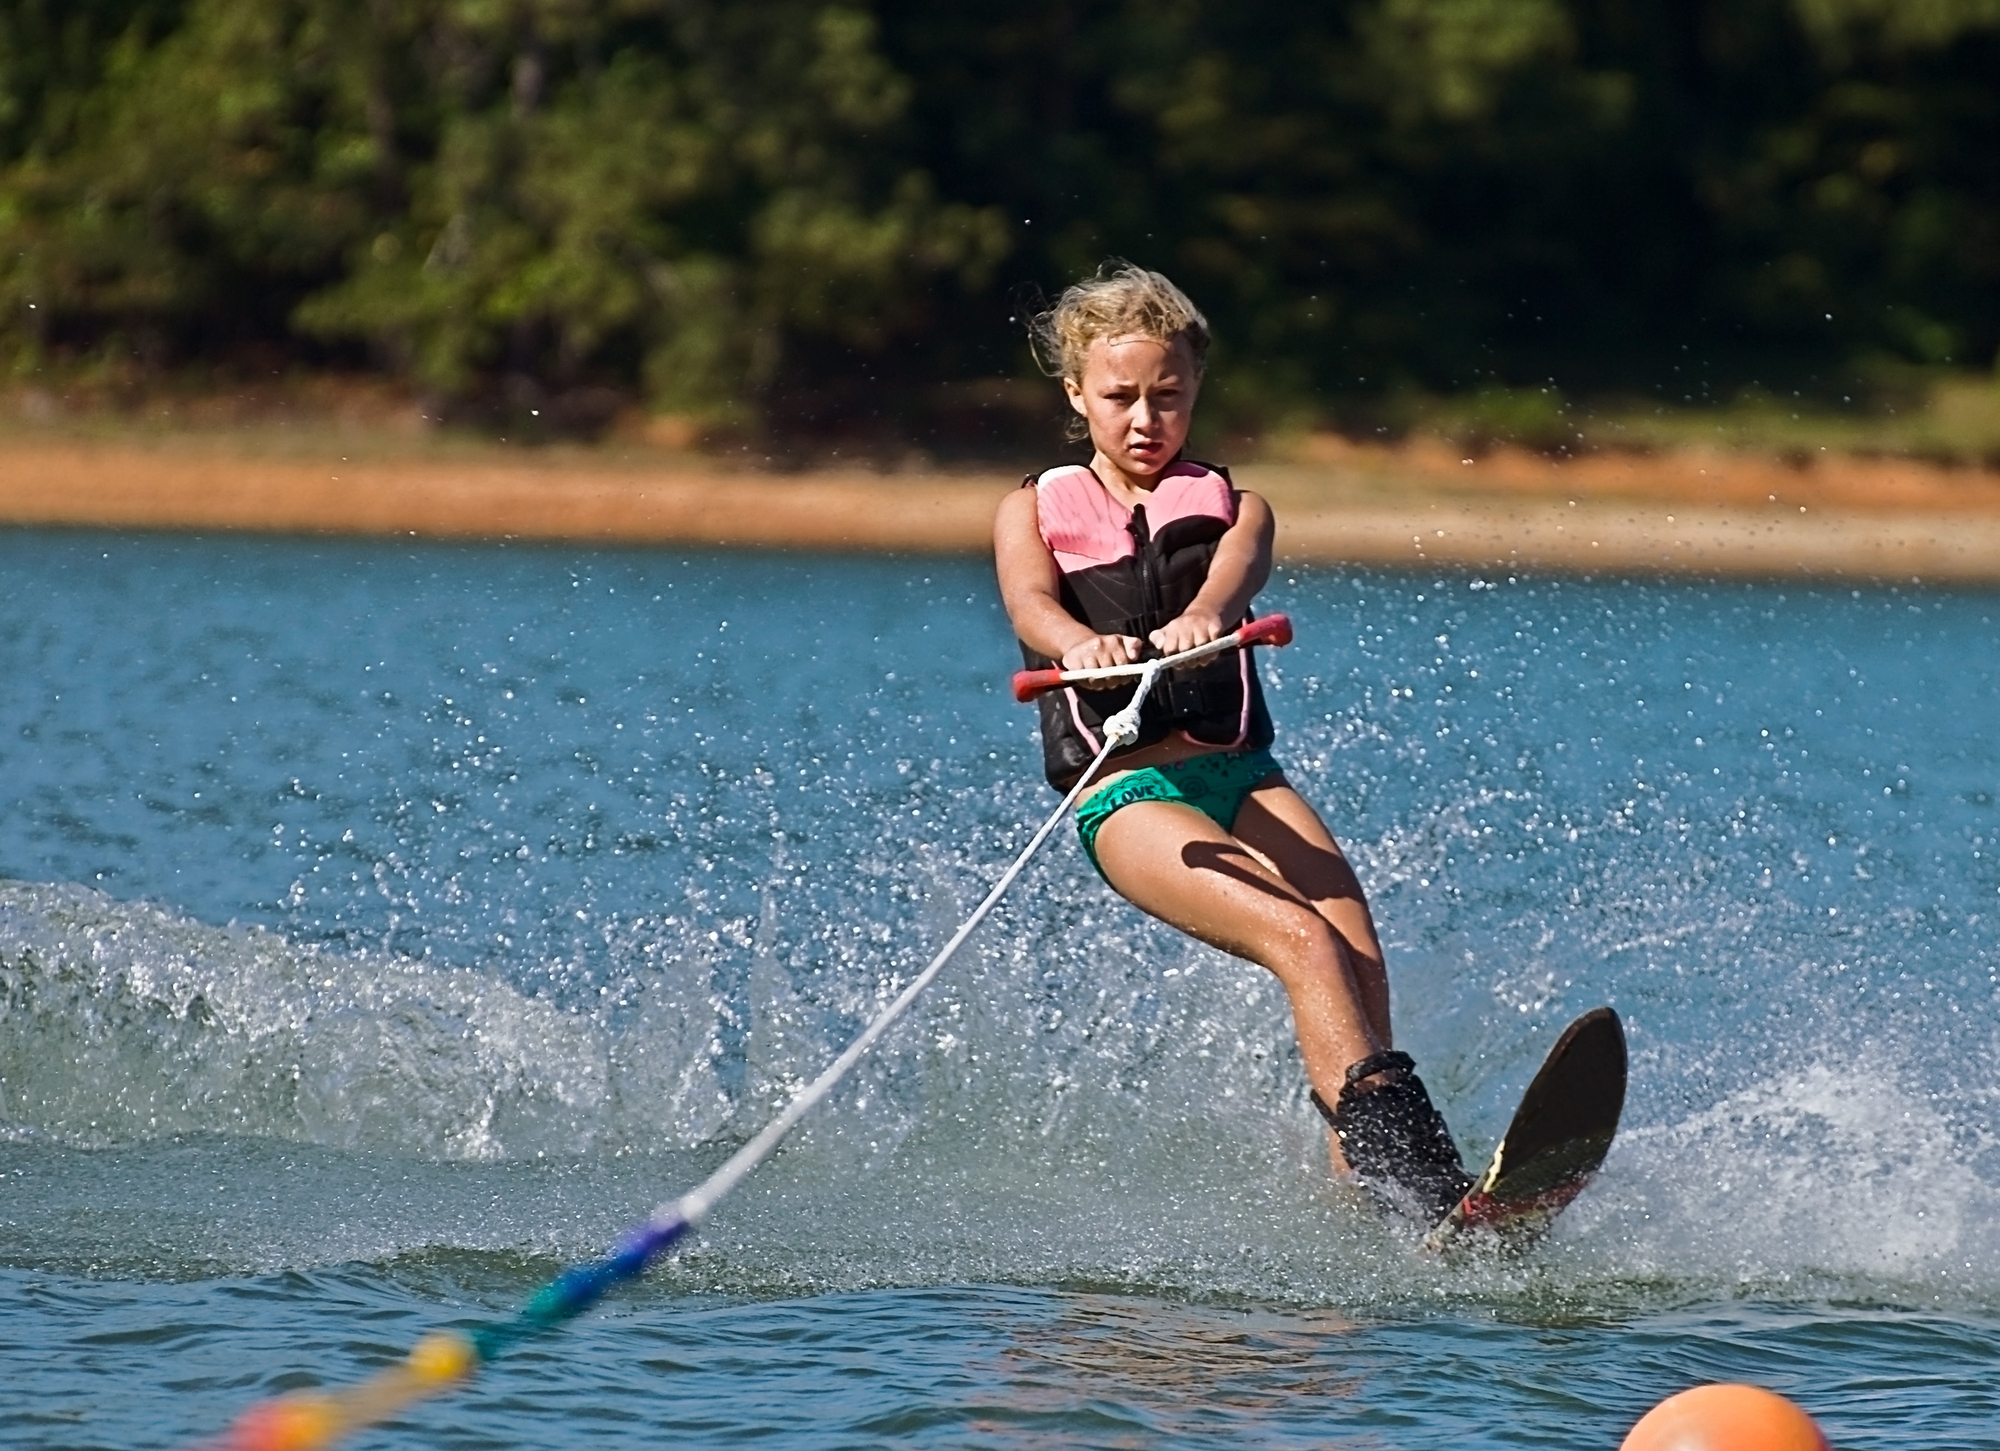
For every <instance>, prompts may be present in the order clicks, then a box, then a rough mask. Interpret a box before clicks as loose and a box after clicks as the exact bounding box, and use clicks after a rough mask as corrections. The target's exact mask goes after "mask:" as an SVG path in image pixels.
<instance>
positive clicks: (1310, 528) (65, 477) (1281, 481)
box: [0, 440, 2000, 584]
mask: <svg viewBox="0 0 2000 1451" xmlns="http://www.w3.org/2000/svg"><path fill="white" fill-rule="evenodd" d="M1708 462H1709V463H1711V464H1714V465H1715V467H1713V468H1708V467H1697V466H1695V465H1692V464H1690V463H1689V462H1688V461H1686V460H1681V461H1678V462H1676V463H1674V464H1673V465H1672V471H1671V472H1668V471H1666V470H1664V469H1659V468H1655V469H1653V470H1652V471H1651V476H1650V477H1649V476H1648V473H1647V471H1645V470H1641V469H1638V468H1637V467H1636V466H1635V465H1631V464H1627V465H1625V466H1624V467H1623V469H1622V471H1621V470H1619V469H1616V468H1614V467H1613V466H1612V465H1610V464H1607V463H1605V462H1604V461H1602V460H1598V461H1586V463H1585V464H1571V465H1562V464H1551V463H1549V462H1547V461H1538V460H1527V461H1525V462H1524V461H1523V459H1522V458H1521V457H1520V456H1514V455H1505V454H1503V455H1500V456H1498V457H1494V458H1488V459H1481V460H1477V461H1475V462H1474V463H1473V464H1463V463H1461V462H1460V461H1456V460H1448V461H1440V462H1436V463H1434V462H1433V461H1430V460H1426V459H1422V458H1411V457H1408V456H1403V457H1399V458H1391V457H1389V456H1388V455H1387V454H1382V455H1370V454H1365V453H1361V452H1359V451H1357V455H1356V456H1353V457H1348V458H1336V459H1328V460H1326V461H1324V462H1317V463H1309V464H1292V465H1264V466H1259V465H1246V466H1244V467H1242V468H1240V469H1238V470H1236V471H1235V472H1236V475H1237V478H1238V481H1239V482H1240V483H1242V484H1243V485H1245V486H1246V487H1249V488H1255V489H1259V490H1260V491H1262V492H1264V493H1266V494H1267V495H1268V496H1269V497H1271V499H1272V500H1273V502H1274V504H1275V505H1276V507H1277V512H1278V517H1279V520H1280V526H1279V537H1278V547H1279V551H1280V553H1281V555H1282V556H1284V557H1285V558H1288V559H1292V560H1297V561H1300V562H1311V563H1348V564H1366V565H1378V566H1390V567H1397V566H1400V567H1410V566H1416V565H1422V564H1431V565H1446V566H1450V567H1453V568H1466V569H1478V570H1505V569H1509V568H1522V569H1532V570H1560V571H1585V572H1592V573H1608V574H1609V573H1666V574H1693V575H1705V576H1720V577H1741V578H1788V577H1789V578H1856V579H1881V580H1891V581H1901V582H1908V581H1911V580H1921V581H1926V582H1935V583H1959V584H1993V583H2000V480H1994V479H1993V478H1992V476H1990V475H1985V474H1972V475H1969V476H1968V475H1963V474H1956V475H1955V474H1953V473H1952V471H1949V470H1938V469H1935V468H1931V469H1928V470H1926V467H1925V466H1923V465H1915V464H1901V463H1899V464H1893V465H1883V464H1875V465H1873V467H1874V468H1875V471H1876V473H1877V474H1878V475H1879V476H1880V482H1881V483H1882V485H1883V486H1882V487H1881V488H1880V489H1878V490H1876V491H1875V492H1874V493H1868V492H1865V491H1862V490H1861V489H1860V487H1859V485H1858V484H1857V483H1856V482H1855V480H1856V478H1857V477H1860V476H1861V473H1860V471H1859V470H1858V469H1857V467H1856V466H1854V464H1853V461H1843V465H1842V467H1841V468H1837V469H1829V470H1822V471H1818V472H1813V471H1806V472H1801V471H1800V470H1797V469H1795V468H1794V469H1787V468H1785V466H1783V465H1781V464H1775V463H1764V462H1763V461H1753V462H1754V465H1755V466H1754V467H1753V466H1752V464H1742V463H1741V461H1739V465H1740V466H1737V467H1735V468H1734V471H1733V472H1732V470H1731V468H1729V467H1725V466H1724V465H1725V464H1726V463H1727V461H1717V460H1709V461H1708ZM1447 464H1457V465H1458V467H1459V468H1462V469H1463V472H1462V473H1461V472H1455V471H1448V470H1447V468H1446V467H1445V466H1444V465H1447ZM1426 465H1429V466H1428V467H1427V466H1426ZM1586 465H1587V466H1586ZM1758 468H1761V470H1762V472H1757V471H1756V469H1758ZM1932 476H1935V477H1932ZM1607 479H1609V480H1611V486H1607V485H1606V482H1605V481H1606V480H1607ZM1912 479H1915V481H1916V482H1915V484H1912V483H1911V482H1910V480H1912ZM1899 481H1900V482H1899ZM1016 483H1018V477H1017V476H1009V475H1003V474H998V473H979V474H946V473H938V474H923V473H899V474H877V473H867V472H862V471H858V470H857V471H852V472H821V473H812V474H785V475H779V474H760V473H749V472H738V471H732V470H730V469H729V468H727V467H726V466H724V465H720V464H717V465H713V466H710V465H707V464H705V463H704V462H702V461H700V460H687V459H677V460H664V461H663V460H657V459H654V460H648V459H645V458H639V459H636V460H634V459H617V458H595V457H586V458H584V459H582V460H579V459H578V458H576V457H574V456H560V457H558V456H551V457H542V456H537V455H535V454H529V453H523V454H519V455H508V454H503V453H499V452H491V453H482V454H478V455H475V456H471V457H466V458H453V457H449V456H444V455H439V456H421V455H414V456H410V457H397V456H387V457H368V458H355V459H352V460H351V461H348V460H341V459H338V458H332V457H327V458H313V457H297V456H279V457H257V456H253V455H247V454H239V453H231V452H229V451H228V450H226V449H220V448H217V449H208V450H204V449H199V448H197V449H188V448H184V447H174V448H146V447H139V446H136V445H134V444H131V443H122V442H79V441H64V440H0V524H11V525H17V526H66V527H97V528H112V529H158V530H190V531H243V532H256V533H283V534H321V535H351V536H378V537H379V536H404V537H409V536H415V537H419V538H427V539H466V540H471V539H518V540H524V541H549V542H555V541H569V542H576V543H588V544H616V545H631V546H649V545H667V544H700V545H725V546H737V547H760V548H798V549H834V550H868V551H894V552H908V553H978V552H983V551H984V550H986V549H987V547H988V538H989V530H990V527H991V520H992V515H993V507H994V504H995V502H996V501H997V500H998V499H999V497H1000V496H1001V494H1003V493H1004V492H1005V491H1006V490H1007V489H1008V488H1011V487H1013V486H1014V485H1015V484H1016ZM1767 485H1768V486H1767ZM1780 486H1782V487H1783V490H1784V492H1783V493H1782V494H1780V493H1779V492H1777V490H1778V488H1779V487H1780ZM1759 491H1762V492H1763V494H1764V498H1763V501H1762V502H1761V503H1757V502H1752V501H1753V500H1754V499H1755V498H1756V496H1757V494H1758V492H1759ZM1566 493H1567V494H1573V495H1574V497H1573V498H1566V497H1563V495H1564V494H1566ZM1857 499H1864V500H1869V501H1879V506H1877V507H1861V506H1859V505H1857V503H1856V502H1855V501H1856V500H1857Z"/></svg>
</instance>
